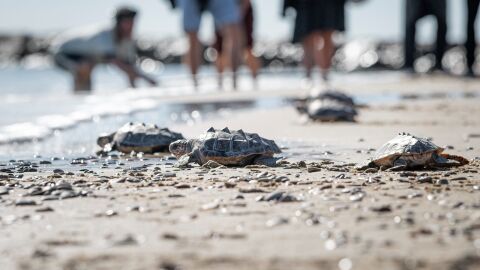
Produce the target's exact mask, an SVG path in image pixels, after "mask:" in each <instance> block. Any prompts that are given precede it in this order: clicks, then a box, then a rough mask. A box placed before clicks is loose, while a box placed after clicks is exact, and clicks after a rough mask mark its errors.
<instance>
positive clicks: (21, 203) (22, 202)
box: [15, 199, 37, 206]
mask: <svg viewBox="0 0 480 270" xmlns="http://www.w3.org/2000/svg"><path fill="white" fill-rule="evenodd" d="M15 205H16V206H32V205H37V202H36V201H34V200H27V199H18V200H16V201H15Z"/></svg>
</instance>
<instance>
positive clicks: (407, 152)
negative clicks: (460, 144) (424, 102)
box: [363, 133, 468, 170]
mask: <svg viewBox="0 0 480 270" xmlns="http://www.w3.org/2000/svg"><path fill="white" fill-rule="evenodd" d="M443 150H444V149H443V148H441V147H439V146H437V145H435V144H434V143H432V142H431V141H429V140H428V139H425V138H419V137H416V136H413V135H410V134H408V133H400V134H399V135H398V136H396V137H395V138H393V139H392V140H390V141H388V142H387V143H386V144H384V145H383V146H382V147H381V148H380V149H378V150H377V152H376V153H375V156H374V158H373V159H372V160H371V161H370V162H369V163H368V164H367V165H366V166H364V167H363V168H367V167H377V168H378V167H384V168H391V169H394V170H405V169H416V168H435V167H455V166H462V165H466V164H468V160H467V159H465V158H464V157H461V156H455V155H449V154H445V153H443ZM450 160H454V161H453V162H452V161H450Z"/></svg>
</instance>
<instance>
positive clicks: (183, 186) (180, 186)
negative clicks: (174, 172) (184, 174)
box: [174, 183, 190, 189]
mask: <svg viewBox="0 0 480 270" xmlns="http://www.w3.org/2000/svg"><path fill="white" fill-rule="evenodd" d="M174 187H175V188H178V189H186V188H190V185H189V184H184V183H179V184H176V185H175V186H174Z"/></svg>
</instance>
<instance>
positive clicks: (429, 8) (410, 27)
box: [404, 0, 447, 71]
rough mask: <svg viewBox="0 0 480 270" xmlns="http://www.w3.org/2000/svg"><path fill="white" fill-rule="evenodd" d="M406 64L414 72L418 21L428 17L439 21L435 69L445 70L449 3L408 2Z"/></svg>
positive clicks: (441, 0) (416, 0) (406, 67)
mask: <svg viewBox="0 0 480 270" xmlns="http://www.w3.org/2000/svg"><path fill="white" fill-rule="evenodd" d="M405 11H406V12H405V15H406V19H405V22H406V25H405V64H404V68H405V69H407V70H412V71H413V63H414V61H415V52H416V48H415V33H416V24H417V21H418V20H420V19H421V18H423V17H425V16H427V15H433V16H435V18H436V20H437V42H436V48H435V67H434V68H435V69H437V70H443V68H442V59H443V54H444V53H445V49H446V46H447V38H446V37H447V2H446V0H406V10H405Z"/></svg>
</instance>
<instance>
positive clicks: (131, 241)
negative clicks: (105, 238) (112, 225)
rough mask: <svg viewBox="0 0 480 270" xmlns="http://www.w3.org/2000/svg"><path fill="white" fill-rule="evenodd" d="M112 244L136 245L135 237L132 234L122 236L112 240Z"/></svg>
mask: <svg viewBox="0 0 480 270" xmlns="http://www.w3.org/2000/svg"><path fill="white" fill-rule="evenodd" d="M112 245H113V246H134V245H138V241H137V239H136V238H135V237H134V236H133V235H130V234H129V235H126V236H124V237H123V238H120V239H118V240H114V241H113V242H112Z"/></svg>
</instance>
